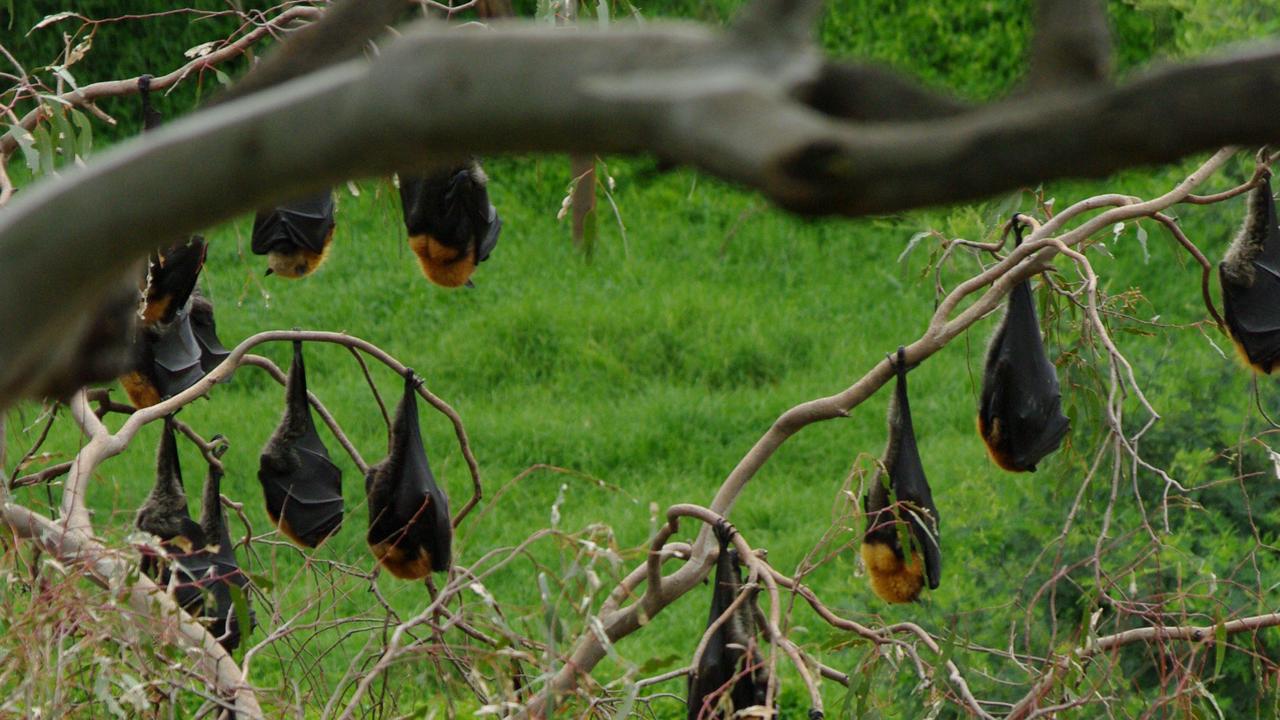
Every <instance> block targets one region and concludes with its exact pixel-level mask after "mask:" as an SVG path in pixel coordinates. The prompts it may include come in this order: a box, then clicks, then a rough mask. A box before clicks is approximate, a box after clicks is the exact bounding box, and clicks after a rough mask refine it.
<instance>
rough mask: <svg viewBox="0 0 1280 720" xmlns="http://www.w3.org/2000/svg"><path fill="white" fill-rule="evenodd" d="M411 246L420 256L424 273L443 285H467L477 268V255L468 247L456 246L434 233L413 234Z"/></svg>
mask: <svg viewBox="0 0 1280 720" xmlns="http://www.w3.org/2000/svg"><path fill="white" fill-rule="evenodd" d="M409 247H410V248H411V249H412V250H413V253H414V254H415V255H417V256H418V264H419V265H421V266H422V274H423V275H426V276H427V279H428V280H430V281H431V282H433V283H435V284H436V285H439V286H441V287H447V288H455V287H459V286H461V285H465V284H466V282H467V281H468V280H470V279H471V274H472V273H473V272H475V270H476V256H475V253H474V252H472V251H471V249H470V248H468V247H463V248H454V247H450V246H448V245H445V244H444V243H442V242H440V241H439V240H437V239H436V238H435V237H434V236H432V235H427V234H423V235H413V236H411V237H410V238H409Z"/></svg>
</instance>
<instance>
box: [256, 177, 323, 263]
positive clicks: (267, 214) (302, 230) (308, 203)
mask: <svg viewBox="0 0 1280 720" xmlns="http://www.w3.org/2000/svg"><path fill="white" fill-rule="evenodd" d="M334 225H335V220H334V203H333V191H332V190H325V191H324V192H323V193H318V194H316V195H308V196H307V197H304V198H298V199H297V200H292V201H290V202H287V203H284V204H281V205H277V206H276V207H275V208H272V209H271V210H266V211H263V212H260V213H258V214H257V216H256V217H255V218H254V220H253V237H252V240H251V242H250V246H251V248H252V249H253V252H254V254H256V255H266V254H267V253H269V252H272V251H273V250H284V251H288V250H291V249H294V248H305V249H307V250H310V251H312V252H314V253H320V252H324V247H325V240H326V239H327V238H328V237H329V234H330V233H331V232H333V228H334Z"/></svg>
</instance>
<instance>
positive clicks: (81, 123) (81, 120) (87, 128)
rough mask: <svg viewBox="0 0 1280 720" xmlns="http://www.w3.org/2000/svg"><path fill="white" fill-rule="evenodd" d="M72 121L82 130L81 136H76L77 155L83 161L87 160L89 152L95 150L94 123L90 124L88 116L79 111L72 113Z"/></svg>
mask: <svg viewBox="0 0 1280 720" xmlns="http://www.w3.org/2000/svg"><path fill="white" fill-rule="evenodd" d="M71 119H72V120H74V121H75V123H76V127H77V128H79V130H80V133H79V135H77V136H76V154H77V155H79V156H80V158H81V159H87V158H88V157H89V152H90V151H92V150H93V123H91V122H89V116H88V115H85V114H84V113H82V112H80V111H79V110H72V111H71Z"/></svg>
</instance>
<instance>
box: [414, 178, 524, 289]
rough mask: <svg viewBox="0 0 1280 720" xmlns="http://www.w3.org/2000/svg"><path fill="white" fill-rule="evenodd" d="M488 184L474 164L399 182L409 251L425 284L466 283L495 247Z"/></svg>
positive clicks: (496, 228) (497, 224)
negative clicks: (420, 267) (416, 262)
mask: <svg viewBox="0 0 1280 720" xmlns="http://www.w3.org/2000/svg"><path fill="white" fill-rule="evenodd" d="M488 183H489V179H488V177H486V176H485V174H484V170H483V169H481V167H480V164H479V163H477V162H474V161H472V162H470V163H468V164H466V165H463V166H462V167H455V168H452V169H450V170H446V171H443V172H438V173H435V174H433V175H427V176H425V177H401V178H400V204H401V206H402V207H403V209H404V225H405V228H407V229H408V231H409V247H410V249H412V250H413V252H414V254H415V255H417V256H418V264H419V265H421V266H422V272H423V274H425V275H426V276H427V279H428V280H430V281H431V282H433V283H435V284H437V285H440V286H442V287H458V286H459V285H464V284H466V283H468V282H469V281H470V278H471V274H472V273H473V272H475V269H476V265H477V264H479V263H481V262H484V261H485V260H487V259H488V258H489V254H490V253H491V252H493V248H494V247H495V246H496V245H497V244H498V234H499V233H500V232H501V231H502V219H501V218H499V217H498V210H497V208H495V207H494V206H493V204H492V203H490V202H489V191H488V189H487V186H488Z"/></svg>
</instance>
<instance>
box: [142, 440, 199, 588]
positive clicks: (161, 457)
mask: <svg viewBox="0 0 1280 720" xmlns="http://www.w3.org/2000/svg"><path fill="white" fill-rule="evenodd" d="M133 524H134V526H135V527H137V528H138V529H139V530H141V531H143V532H146V533H151V534H152V535H155V536H156V537H158V538H160V541H161V542H162V543H165V544H168V545H172V546H175V547H176V548H179V551H180V552H185V553H191V552H194V551H195V550H198V549H199V548H202V547H204V546H205V535H204V529H203V528H201V527H200V525H198V524H197V523H196V521H195V520H192V519H191V513H190V511H189V510H188V508H187V494H186V491H185V490H184V489H183V486H182V467H181V465H180V464H179V463H178V443H177V440H175V438H174V427H173V417H172V416H168V417H165V419H164V429H163V430H162V431H161V434H160V447H159V450H157V452H156V482H155V485H153V486H152V488H151V493H150V494H148V495H147V499H146V500H145V501H143V503H142V507H140V508H138V514H137V516H136V517H134V521H133ZM155 568H156V565H155V562H154V559H151V561H150V562H149V561H148V558H146V557H144V558H143V570H144V571H148V574H149V575H152V576H153V577H154V576H155V574H154V572H153V571H154V569H155Z"/></svg>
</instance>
